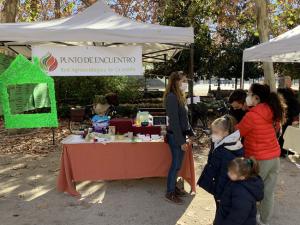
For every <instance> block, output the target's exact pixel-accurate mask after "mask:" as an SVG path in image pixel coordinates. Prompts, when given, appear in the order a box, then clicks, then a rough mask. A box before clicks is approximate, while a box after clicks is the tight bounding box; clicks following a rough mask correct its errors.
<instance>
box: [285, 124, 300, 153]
mask: <svg viewBox="0 0 300 225" xmlns="http://www.w3.org/2000/svg"><path fill="white" fill-rule="evenodd" d="M283 139H284V144H283V148H284V149H287V150H289V149H290V150H292V151H295V152H298V153H300V128H298V127H293V126H288V128H287V129H286V131H285V132H284V135H283Z"/></svg>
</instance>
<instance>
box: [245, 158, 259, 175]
mask: <svg viewBox="0 0 300 225" xmlns="http://www.w3.org/2000/svg"><path fill="white" fill-rule="evenodd" d="M247 160H248V163H249V164H250V172H249V177H255V176H258V174H259V165H258V162H257V161H256V159H255V158H254V157H250V158H248V159H247Z"/></svg>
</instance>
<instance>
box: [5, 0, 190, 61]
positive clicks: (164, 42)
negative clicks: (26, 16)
mask: <svg viewBox="0 0 300 225" xmlns="http://www.w3.org/2000/svg"><path fill="white" fill-rule="evenodd" d="M193 42H194V32H193V28H192V27H188V28H183V27H170V26H162V25H156V24H147V23H141V22H136V21H132V20H130V19H128V18H125V17H122V16H120V15H118V14H116V13H115V12H114V11H113V10H112V9H111V8H110V7H109V6H108V5H107V4H106V3H105V2H104V1H103V0H98V2H96V3H95V4H93V5H92V6H91V7H89V8H87V9H86V10H84V11H83V12H81V13H78V14H76V15H74V16H70V17H68V18H64V19H57V20H51V21H44V22H33V23H6V24H0V48H1V47H2V48H5V49H10V50H11V51H14V52H15V53H21V54H23V55H25V56H27V57H30V56H31V49H30V46H31V45H36V44H59V45H96V46H98V45H99V46H107V47H109V46H116V45H142V46H143V59H144V62H164V61H165V60H166V59H170V58H172V57H173V56H174V55H175V54H176V53H178V51H180V50H181V49H183V48H189V47H190V44H191V43H193Z"/></svg>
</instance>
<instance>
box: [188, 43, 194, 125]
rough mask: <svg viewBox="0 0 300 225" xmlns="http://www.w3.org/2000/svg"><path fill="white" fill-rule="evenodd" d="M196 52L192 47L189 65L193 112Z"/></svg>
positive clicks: (192, 108)
mask: <svg viewBox="0 0 300 225" xmlns="http://www.w3.org/2000/svg"><path fill="white" fill-rule="evenodd" d="M194 51H195V45H194V44H191V45H190V64H189V67H190V68H189V72H190V74H189V97H190V99H191V110H192V112H193V111H194ZM191 123H192V124H193V113H191Z"/></svg>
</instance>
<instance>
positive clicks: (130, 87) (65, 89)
mask: <svg viewBox="0 0 300 225" xmlns="http://www.w3.org/2000/svg"><path fill="white" fill-rule="evenodd" d="M54 79H55V86H56V94H57V98H58V99H59V100H60V102H67V103H69V102H72V101H74V102H75V103H76V104H79V105H87V104H92V103H93V99H94V97H95V95H105V94H107V93H110V92H114V93H117V94H118V97H119V101H120V103H130V102H134V101H136V100H137V99H139V98H141V97H142V96H141V95H142V94H141V91H140V90H141V88H142V87H143V81H142V80H141V79H138V78H136V77H55V78H54Z"/></svg>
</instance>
